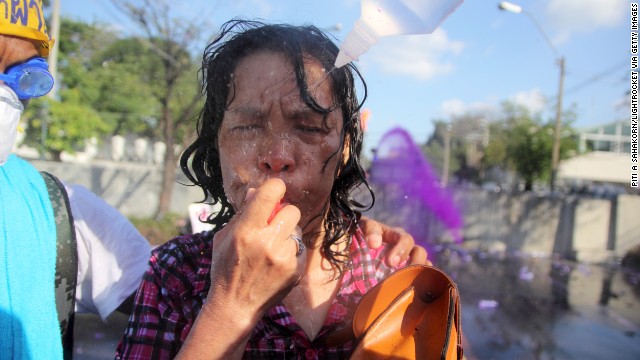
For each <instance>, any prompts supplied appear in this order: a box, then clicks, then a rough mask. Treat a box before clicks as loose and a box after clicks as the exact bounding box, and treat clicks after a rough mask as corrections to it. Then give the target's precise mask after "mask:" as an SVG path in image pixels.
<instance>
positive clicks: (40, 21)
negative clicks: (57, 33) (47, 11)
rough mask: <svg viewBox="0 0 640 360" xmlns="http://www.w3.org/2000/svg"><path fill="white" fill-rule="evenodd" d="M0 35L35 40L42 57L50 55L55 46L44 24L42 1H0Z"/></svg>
mask: <svg viewBox="0 0 640 360" xmlns="http://www.w3.org/2000/svg"><path fill="white" fill-rule="evenodd" d="M0 34H2V35H11V36H19V37H23V38H27V39H31V40H33V42H34V43H35V44H36V46H37V47H38V51H39V52H40V56H47V55H49V49H50V48H51V47H52V46H53V40H52V39H51V37H50V36H49V33H48V32H47V25H46V24H45V22H44V12H43V11H42V0H0Z"/></svg>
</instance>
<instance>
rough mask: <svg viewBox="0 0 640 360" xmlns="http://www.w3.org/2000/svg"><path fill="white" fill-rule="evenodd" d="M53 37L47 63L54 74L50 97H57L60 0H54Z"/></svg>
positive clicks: (52, 16) (52, 15)
mask: <svg viewBox="0 0 640 360" xmlns="http://www.w3.org/2000/svg"><path fill="white" fill-rule="evenodd" d="M49 35H50V36H51V38H53V39H55V42H54V43H53V48H52V49H51V51H50V52H49V57H48V59H47V63H48V64H49V72H50V73H51V76H53V88H52V89H51V91H50V92H49V97H50V98H52V99H55V98H56V93H57V92H56V89H57V87H58V86H57V85H58V84H57V82H58V49H59V47H60V39H59V37H60V0H53V7H52V9H51V32H50V34H49Z"/></svg>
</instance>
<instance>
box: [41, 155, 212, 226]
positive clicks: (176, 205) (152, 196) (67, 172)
mask: <svg viewBox="0 0 640 360" xmlns="http://www.w3.org/2000/svg"><path fill="white" fill-rule="evenodd" d="M31 163H32V164H33V165H34V166H35V167H36V168H38V169H39V170H43V171H48V172H50V173H52V174H54V175H56V176H58V177H59V178H60V179H61V180H62V181H63V182H65V183H68V184H80V185H82V186H84V187H86V188H88V189H89V190H91V191H93V192H94V193H96V194H98V195H99V196H100V197H102V198H103V199H105V200H106V201H107V202H108V203H109V204H111V205H112V206H114V207H115V208H117V209H118V210H120V212H121V213H123V214H124V215H126V216H129V217H131V216H135V217H148V216H152V215H153V214H155V211H156V210H157V206H158V199H159V193H160V186H161V181H162V168H161V167H160V166H157V165H150V164H140V163H117V162H111V161H94V162H92V163H91V164H81V163H68V162H62V163H58V162H48V161H39V160H34V161H31ZM176 176H177V179H176V183H175V184H174V186H173V194H172V197H171V206H170V210H171V211H172V212H175V213H178V214H183V215H185V216H186V215H187V213H188V206H189V204H191V203H193V202H196V201H200V200H202V198H203V194H202V191H201V190H200V189H199V188H197V187H194V186H185V185H182V184H187V183H188V181H187V179H186V178H185V177H184V175H183V174H182V172H181V171H180V170H179V169H178V168H176Z"/></svg>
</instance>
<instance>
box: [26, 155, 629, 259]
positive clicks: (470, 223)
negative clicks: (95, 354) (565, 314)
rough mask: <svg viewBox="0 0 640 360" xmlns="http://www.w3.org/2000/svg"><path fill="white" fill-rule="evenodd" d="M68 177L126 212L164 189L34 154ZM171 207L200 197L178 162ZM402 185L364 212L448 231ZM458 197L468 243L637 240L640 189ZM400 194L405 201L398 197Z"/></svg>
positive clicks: (565, 246)
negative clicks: (609, 193)
mask: <svg viewBox="0 0 640 360" xmlns="http://www.w3.org/2000/svg"><path fill="white" fill-rule="evenodd" d="M32 163H33V164H34V165H35V166H36V167H37V168H38V169H40V170H45V171H49V172H51V173H53V174H55V175H57V176H58V177H59V178H61V179H62V180H63V181H65V182H68V183H77V184H81V185H83V186H85V187H87V188H88V189H90V190H91V191H93V192H95V193H96V194H98V195H99V196H101V197H102V198H104V199H105V200H106V201H107V202H108V203H110V204H111V205H113V206H114V207H116V208H117V209H119V210H120V211H121V212H122V213H123V214H125V215H126V216H139V217H146V216H151V215H153V214H154V212H155V210H156V207H157V203H158V193H159V191H160V181H161V168H160V167H159V166H157V165H150V164H139V163H137V164H135V163H117V162H111V161H102V162H100V161H94V162H92V163H91V164H80V163H55V162H42V161H32ZM176 174H177V181H176V183H175V185H174V188H173V196H172V201H171V211H172V212H176V213H179V214H183V215H185V216H186V215H187V214H188V206H189V205H190V204H191V203H194V202H196V201H199V200H201V199H202V193H201V191H200V190H199V188H196V187H189V186H185V185H182V184H186V183H187V180H186V179H185V178H184V176H183V175H182V172H181V171H180V170H179V169H177V168H176ZM397 192H398V191H397V189H396V190H393V189H388V190H387V191H385V190H384V189H377V201H376V206H375V207H374V208H373V209H372V210H371V211H369V212H367V213H365V214H366V215H369V216H371V217H373V218H376V219H380V220H383V221H385V222H386V223H388V224H390V225H393V226H403V227H405V228H407V229H408V230H409V229H410V230H411V232H412V234H413V235H414V237H416V239H417V240H418V241H422V242H426V243H434V242H439V241H442V240H443V239H447V238H450V237H449V236H448V235H447V230H446V229H445V228H444V227H443V226H442V225H441V224H439V222H438V220H437V219H434V216H433V215H432V214H431V213H429V212H428V211H425V210H424V209H421V208H420V207H419V206H416V201H414V199H410V198H406V197H404V196H401V194H400V195H399V194H397ZM454 196H455V201H456V203H457V204H458V207H459V208H460V209H461V211H462V214H463V217H464V230H463V237H464V241H465V243H466V245H467V246H469V247H480V248H483V249H488V250H491V249H497V250H499V251H505V250H506V251H511V252H519V251H520V252H525V253H529V254H531V253H533V254H540V255H547V256H548V255H551V254H554V253H555V254H560V255H562V256H566V257H570V258H571V257H573V258H576V259H578V260H581V261H588V262H601V261H606V260H607V259H609V258H610V257H611V256H622V255H624V253H625V252H626V251H627V250H629V249H630V248H631V247H633V246H635V245H637V244H639V243H640V221H638V220H637V219H638V218H640V216H639V215H640V196H635V195H621V196H619V197H618V198H617V199H615V200H605V199H593V198H587V197H578V196H565V197H562V198H549V197H544V196H539V195H536V194H533V193H522V194H516V195H514V194H507V193H503V192H500V193H495V192H488V191H482V190H474V189H465V190H457V191H456V193H455V195H454ZM398 199H400V201H398Z"/></svg>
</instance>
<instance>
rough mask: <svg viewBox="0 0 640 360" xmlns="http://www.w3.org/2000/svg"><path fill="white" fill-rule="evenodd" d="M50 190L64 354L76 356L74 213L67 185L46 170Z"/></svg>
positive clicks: (65, 355)
mask: <svg viewBox="0 0 640 360" xmlns="http://www.w3.org/2000/svg"><path fill="white" fill-rule="evenodd" d="M41 173H42V177H43V178H44V182H45V184H46V185H47V190H48V191H49V199H50V200H51V206H52V207H53V214H54V218H55V221H56V239H57V240H56V248H57V256H56V279H55V296H56V308H57V310H58V321H59V322H60V332H61V336H62V348H63V351H64V358H65V359H71V358H72V356H73V322H74V311H75V309H74V308H75V300H76V284H77V277H78V250H77V243H76V232H75V228H74V226H73V214H72V213H71V206H70V204H69V197H68V195H67V191H66V190H65V188H64V185H63V184H62V183H61V182H60V180H58V178H57V177H55V176H53V175H51V174H49V173H47V172H44V171H42V172H41Z"/></svg>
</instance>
